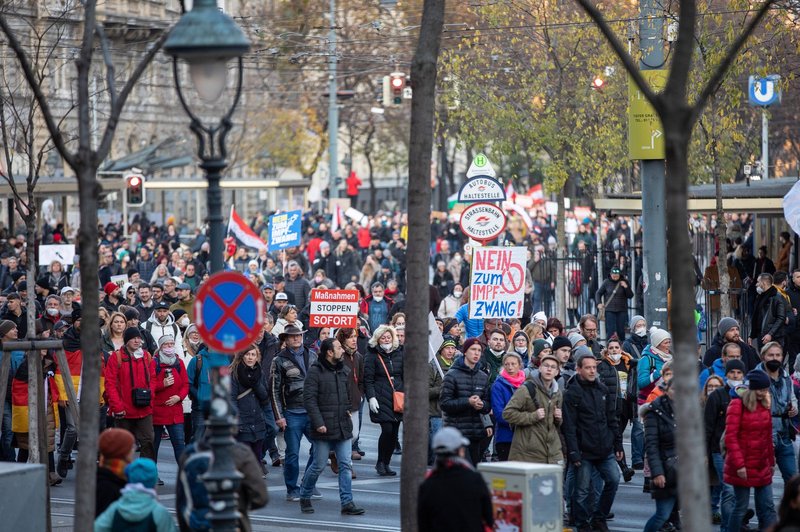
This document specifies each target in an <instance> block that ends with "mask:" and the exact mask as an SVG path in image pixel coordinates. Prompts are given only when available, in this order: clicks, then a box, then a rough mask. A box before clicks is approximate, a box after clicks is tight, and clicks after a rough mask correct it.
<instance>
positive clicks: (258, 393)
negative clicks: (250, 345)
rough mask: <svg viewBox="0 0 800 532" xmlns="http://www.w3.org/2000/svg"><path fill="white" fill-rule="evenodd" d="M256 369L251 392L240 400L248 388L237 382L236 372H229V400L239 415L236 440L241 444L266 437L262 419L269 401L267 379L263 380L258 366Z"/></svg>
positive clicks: (265, 425) (265, 426)
mask: <svg viewBox="0 0 800 532" xmlns="http://www.w3.org/2000/svg"><path fill="white" fill-rule="evenodd" d="M242 364H243V362H242ZM256 364H258V363H256ZM256 369H257V370H258V374H259V379H258V382H257V383H256V385H255V386H253V388H252V390H253V391H252V392H250V393H248V394H247V395H245V396H243V397H241V398H240V397H239V396H240V395H241V394H243V393H244V392H246V391H247V389H248V388H246V387H245V386H244V385H243V384H241V383H240V382H239V380H238V379H237V378H236V372H235V371H231V400H232V401H233V404H235V405H236V410H237V411H238V413H239V434H238V435H237V436H236V439H237V440H239V441H242V442H251V441H258V440H260V439H264V438H265V437H266V436H267V423H266V421H265V419H264V405H266V404H267V401H269V395H268V394H267V379H266V378H264V374H263V373H262V372H261V367H260V366H259V367H258V368H256Z"/></svg>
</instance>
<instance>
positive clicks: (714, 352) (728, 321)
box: [703, 318, 761, 373]
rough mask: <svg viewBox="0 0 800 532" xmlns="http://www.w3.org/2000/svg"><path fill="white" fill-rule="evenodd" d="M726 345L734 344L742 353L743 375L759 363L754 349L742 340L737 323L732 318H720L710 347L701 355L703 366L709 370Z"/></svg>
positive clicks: (759, 360)
mask: <svg viewBox="0 0 800 532" xmlns="http://www.w3.org/2000/svg"><path fill="white" fill-rule="evenodd" d="M727 343H735V344H736V345H738V346H739V348H740V349H741V352H742V362H744V365H745V369H746V371H745V373H747V372H748V371H751V370H753V369H755V367H756V366H757V365H758V364H759V363H761V359H760V358H759V356H758V353H757V352H756V350H755V348H754V347H753V346H751V345H749V344H747V343H745V342H744V341H743V340H742V337H741V335H740V332H739V322H738V321H736V320H735V319H733V318H722V319H721V320H719V324H718V325H717V334H715V335H714V339H713V340H711V346H710V347H709V348H708V350H707V351H706V352H705V354H704V355H703V365H704V366H705V367H707V368H710V367H711V366H712V365H713V364H714V361H715V360H717V359H718V358H720V357H721V356H722V347H723V346H724V345H725V344H727Z"/></svg>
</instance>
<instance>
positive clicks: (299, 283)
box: [283, 274, 311, 309]
mask: <svg viewBox="0 0 800 532" xmlns="http://www.w3.org/2000/svg"><path fill="white" fill-rule="evenodd" d="M283 291H284V292H286V293H289V292H291V293H292V294H293V295H294V304H295V306H296V307H297V308H298V309H302V308H303V307H305V306H306V303H307V302H308V297H309V294H310V293H311V285H310V284H309V282H308V280H307V279H306V278H305V277H303V275H302V274H300V275H298V276H297V278H296V279H292V278H291V277H290V276H287V277H286V284H285V285H284V288H283Z"/></svg>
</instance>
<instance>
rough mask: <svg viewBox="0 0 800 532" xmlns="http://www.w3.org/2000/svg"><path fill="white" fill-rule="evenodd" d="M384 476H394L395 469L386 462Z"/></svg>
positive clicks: (395, 474)
mask: <svg viewBox="0 0 800 532" xmlns="http://www.w3.org/2000/svg"><path fill="white" fill-rule="evenodd" d="M386 476H389V477H396V476H397V471H395V470H394V469H392V468H390V467H389V464H386Z"/></svg>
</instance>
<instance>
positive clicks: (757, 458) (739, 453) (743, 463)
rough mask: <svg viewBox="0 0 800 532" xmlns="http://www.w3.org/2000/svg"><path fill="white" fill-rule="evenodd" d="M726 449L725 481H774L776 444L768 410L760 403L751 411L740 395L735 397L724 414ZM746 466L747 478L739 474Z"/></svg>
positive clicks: (759, 483) (751, 484)
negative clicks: (774, 445)
mask: <svg viewBox="0 0 800 532" xmlns="http://www.w3.org/2000/svg"><path fill="white" fill-rule="evenodd" d="M725 449H726V453H725V468H724V470H723V471H724V477H725V483H726V484H731V485H732V486H740V487H746V488H754V487H755V488H757V487H761V486H768V485H770V484H772V468H773V467H774V466H775V448H774V447H773V445H772V415H771V414H770V412H769V410H768V409H767V408H765V407H764V406H763V405H761V404H760V403H759V404H758V405H757V406H756V409H755V411H753V412H750V411H749V410H747V409H746V408H745V407H744V403H743V402H742V400H741V399H738V398H735V399H733V400H732V401H731V404H730V405H728V413H727V416H726V418H725ZM743 467H744V468H746V469H747V478H741V477H739V475H738V474H736V472H737V471H738V470H739V469H741V468H743Z"/></svg>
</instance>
